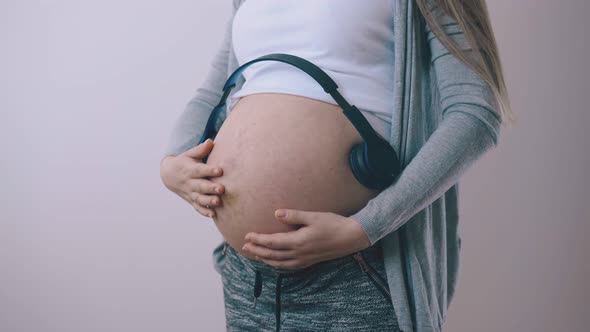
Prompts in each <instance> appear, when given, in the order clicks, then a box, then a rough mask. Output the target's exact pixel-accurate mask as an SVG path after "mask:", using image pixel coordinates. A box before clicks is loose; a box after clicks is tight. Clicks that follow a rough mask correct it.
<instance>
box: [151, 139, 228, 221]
mask: <svg viewBox="0 0 590 332" xmlns="http://www.w3.org/2000/svg"><path fill="white" fill-rule="evenodd" d="M212 148H213V141H212V140H211V139H207V140H206V141H205V142H203V143H201V144H199V145H197V146H195V147H194V148H192V149H190V150H188V151H185V152H184V153H182V154H179V155H178V156H167V157H165V158H164V159H162V161H161V163H160V178H161V179H162V182H163V183H164V185H165V186H166V188H168V189H169V190H170V191H172V192H174V193H176V194H177V195H178V196H180V197H182V199H184V200H185V201H187V202H188V203H189V204H191V205H192V206H193V207H194V209H195V210H197V212H199V213H200V214H202V215H204V216H205V217H213V216H214V215H215V210H213V207H214V206H216V205H219V204H221V197H219V195H221V194H222V193H223V192H224V191H225V188H224V186H223V185H222V184H220V183H215V182H213V181H211V180H209V179H206V177H210V176H220V175H222V174H223V169H222V168H221V167H219V166H216V165H208V164H205V163H203V161H202V158H204V157H205V156H207V155H208V154H209V153H210V152H211V149H212ZM216 169H218V171H217V172H216ZM217 189H219V191H217ZM207 205H209V206H210V208H207V207H206V206H207Z"/></svg>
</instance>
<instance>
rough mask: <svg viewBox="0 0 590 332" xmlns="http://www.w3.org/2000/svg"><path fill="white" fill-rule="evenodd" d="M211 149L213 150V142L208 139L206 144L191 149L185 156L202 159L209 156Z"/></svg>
mask: <svg viewBox="0 0 590 332" xmlns="http://www.w3.org/2000/svg"><path fill="white" fill-rule="evenodd" d="M211 148H213V140H211V139H210V138H207V140H206V141H205V142H203V143H201V144H199V145H197V146H195V147H193V148H191V149H190V150H187V151H185V152H184V153H183V155H185V156H187V157H191V158H199V159H201V158H204V157H205V156H206V155H208V154H209V152H211Z"/></svg>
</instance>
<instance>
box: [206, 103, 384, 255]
mask: <svg viewBox="0 0 590 332" xmlns="http://www.w3.org/2000/svg"><path fill="white" fill-rule="evenodd" d="M360 142H362V138H361V137H360V135H359V134H358V132H357V131H356V129H355V128H354V127H353V126H352V124H351V123H350V121H349V120H348V119H347V118H346V116H345V115H344V114H342V109H341V108H340V107H339V106H338V105H333V104H330V103H326V102H323V101H319V100H316V99H310V98H306V97H302V96H296V95H290V94H281V93H257V94H252V95H248V96H245V97H242V98H241V99H240V100H239V101H238V102H237V103H236V105H235V106H234V108H233V109H232V111H231V112H229V114H228V116H227V118H226V119H225V121H224V122H223V125H222V126H221V128H220V130H219V132H218V134H217V136H216V137H215V145H214V147H213V149H212V151H211V153H210V154H209V157H208V159H207V164H211V165H219V166H221V167H222V168H223V175H222V176H220V177H213V178H211V179H210V180H211V181H214V182H217V183H221V184H223V185H224V186H225V193H224V194H222V195H220V198H221V205H219V206H216V207H214V209H215V213H216V214H215V216H214V217H213V220H214V221H215V224H216V226H217V228H218V230H219V231H220V233H221V234H222V235H223V237H224V239H225V240H226V241H227V242H228V243H229V245H231V246H232V247H233V248H234V249H235V250H237V251H238V252H239V253H240V254H242V255H244V256H246V257H249V258H253V257H252V256H251V255H250V254H249V253H245V252H243V251H242V246H243V245H244V243H245V241H244V236H245V235H246V234H247V233H248V232H258V233H276V232H285V231H290V230H294V229H296V227H295V226H292V225H285V224H284V223H281V222H279V221H277V220H276V219H275V217H274V211H275V210H276V209H278V208H287V209H298V210H306V211H320V212H333V213H337V214H340V215H343V216H349V215H352V214H354V213H356V212H357V211H358V210H360V209H361V208H363V207H364V206H365V205H366V204H367V202H368V201H369V200H370V199H371V198H373V197H375V196H376V195H377V194H378V193H379V191H377V190H374V189H368V188H366V187H364V186H363V185H361V184H360V183H359V182H358V181H357V180H356V179H355V178H354V175H353V174H352V170H351V169H350V166H349V164H348V159H347V158H348V154H349V152H350V150H351V148H352V147H353V145H354V144H357V143H360Z"/></svg>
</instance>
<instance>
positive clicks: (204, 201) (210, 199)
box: [197, 194, 221, 207]
mask: <svg viewBox="0 0 590 332" xmlns="http://www.w3.org/2000/svg"><path fill="white" fill-rule="evenodd" d="M197 201H198V202H199V204H201V206H204V207H207V206H219V205H220V204H221V199H220V198H219V197H218V196H216V195H201V194H199V196H198V197H197Z"/></svg>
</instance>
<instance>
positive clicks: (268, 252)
mask: <svg viewBox="0 0 590 332" xmlns="http://www.w3.org/2000/svg"><path fill="white" fill-rule="evenodd" d="M242 249H243V250H245V251H246V252H249V253H251V254H254V255H257V256H258V257H261V258H266V259H271V260H279V261H280V260H287V259H294V258H296V257H297V255H296V254H295V251H294V250H281V249H270V248H266V247H262V246H259V245H257V244H254V243H246V244H245V245H244V246H243V247H242Z"/></svg>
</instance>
